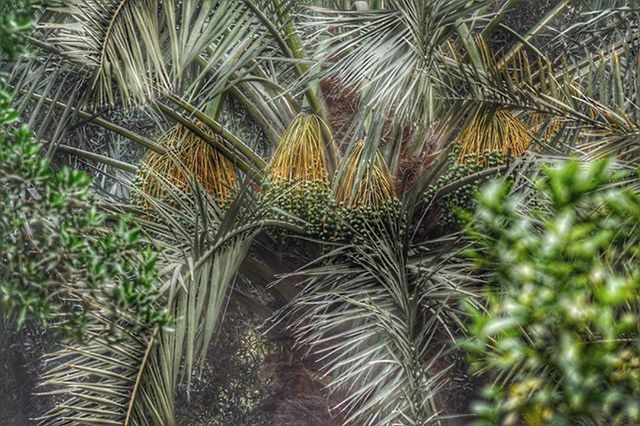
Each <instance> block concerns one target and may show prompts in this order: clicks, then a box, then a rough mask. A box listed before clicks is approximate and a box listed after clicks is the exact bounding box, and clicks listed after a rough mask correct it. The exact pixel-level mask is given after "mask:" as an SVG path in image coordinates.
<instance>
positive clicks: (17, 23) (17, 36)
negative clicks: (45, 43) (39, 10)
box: [0, 0, 43, 60]
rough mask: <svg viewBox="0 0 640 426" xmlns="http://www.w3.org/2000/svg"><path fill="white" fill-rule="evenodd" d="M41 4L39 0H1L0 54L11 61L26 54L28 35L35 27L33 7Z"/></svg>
mask: <svg viewBox="0 0 640 426" xmlns="http://www.w3.org/2000/svg"><path fill="white" fill-rule="evenodd" d="M41 3H43V2H42V1H37V0H35V1H34V0H0V52H2V53H4V54H6V55H8V56H9V59H12V60H13V59H16V58H17V57H18V56H19V55H20V54H22V53H23V52H24V44H25V40H26V38H27V34H26V33H27V31H28V30H29V29H31V26H32V25H33V18H34V17H33V6H34V5H36V4H41ZM0 57H1V56H0Z"/></svg>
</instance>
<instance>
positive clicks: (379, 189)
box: [336, 141, 396, 208]
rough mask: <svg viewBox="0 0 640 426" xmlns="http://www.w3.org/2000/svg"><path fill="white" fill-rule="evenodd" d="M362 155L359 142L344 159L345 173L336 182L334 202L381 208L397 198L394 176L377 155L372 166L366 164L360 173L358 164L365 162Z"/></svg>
mask: <svg viewBox="0 0 640 426" xmlns="http://www.w3.org/2000/svg"><path fill="white" fill-rule="evenodd" d="M363 152H364V141H360V142H358V143H357V144H356V146H355V147H354V149H353V151H351V154H350V155H349V157H347V158H346V160H345V167H344V172H343V173H342V174H341V175H340V176H339V177H338V180H337V182H336V201H337V202H338V204H340V205H344V206H366V207H372V208H381V207H382V206H383V205H384V204H385V203H386V202H387V201H388V200H389V199H391V198H394V197H395V196H396V190H395V185H394V183H393V177H392V176H391V173H389V169H388V168H387V165H386V164H385V162H384V159H383V158H382V155H381V154H380V153H379V152H376V155H375V160H374V161H373V163H368V164H366V166H365V167H364V170H363V171H362V172H361V171H360V169H361V167H360V165H361V163H362V161H366V159H365V158H364V157H363V155H362V154H363ZM359 173H361V176H358V174H359Z"/></svg>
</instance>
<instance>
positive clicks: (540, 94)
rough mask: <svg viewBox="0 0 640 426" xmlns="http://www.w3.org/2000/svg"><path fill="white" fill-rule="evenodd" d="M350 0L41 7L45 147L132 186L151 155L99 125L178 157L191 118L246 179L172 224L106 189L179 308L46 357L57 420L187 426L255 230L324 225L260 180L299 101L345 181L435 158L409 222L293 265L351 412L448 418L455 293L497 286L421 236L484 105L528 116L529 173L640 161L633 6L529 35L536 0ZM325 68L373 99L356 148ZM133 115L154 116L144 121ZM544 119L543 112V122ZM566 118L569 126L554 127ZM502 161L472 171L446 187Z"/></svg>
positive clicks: (33, 100) (181, 210)
mask: <svg viewBox="0 0 640 426" xmlns="http://www.w3.org/2000/svg"><path fill="white" fill-rule="evenodd" d="M307 3H313V5H309V4H307ZM344 3H345V2H336V1H315V2H303V1H294V0H289V1H287V0H242V1H236V0H184V1H180V2H168V1H157V0H144V1H138V0H110V1H94V0H60V1H55V2H52V4H51V5H49V6H45V7H44V8H43V10H42V11H41V14H40V17H39V25H38V28H37V29H36V31H34V33H33V34H32V36H31V42H32V46H33V54H32V55H31V56H30V57H29V58H26V59H23V60H22V61H21V62H20V63H18V64H17V65H15V66H14V67H12V69H11V76H10V79H9V81H10V84H11V85H12V87H13V89H14V90H15V92H16V94H17V96H18V101H19V110H20V112H21V113H22V114H23V116H24V117H25V121H27V122H28V124H29V126H30V127H31V129H32V130H33V131H34V132H35V134H36V136H37V137H38V138H39V139H40V140H41V141H43V142H45V143H46V147H47V152H46V155H48V156H51V157H53V158H55V159H56V161H61V162H64V161H71V160H73V161H74V162H76V163H75V164H77V159H82V161H83V162H84V163H86V165H89V166H93V169H94V170H96V174H98V175H100V176H102V177H103V181H104V182H107V183H110V184H113V182H114V180H116V181H120V183H122V184H123V185H125V186H132V185H131V182H132V180H133V175H134V174H135V173H136V172H137V170H138V165H137V161H138V160H139V158H133V159H132V158H130V157H129V158H127V157H120V156H117V155H113V150H109V149H108V148H109V147H108V145H109V144H108V143H107V144H102V145H100V144H99V143H95V142H94V141H92V140H91V135H96V134H106V135H108V136H107V140H108V141H115V140H116V139H117V140H124V141H126V143H127V144H129V146H132V147H133V146H136V147H140V148H141V150H142V151H144V152H152V153H155V154H158V155H161V156H168V157H172V153H171V152H170V150H169V149H168V148H167V146H165V145H163V144H161V143H158V139H159V137H158V136H159V135H161V134H165V133H166V131H167V130H169V129H170V128H173V127H174V126H176V125H179V126H182V128H184V129H188V130H189V131H190V132H192V133H193V134H195V135H197V137H199V138H200V139H201V140H202V141H204V143H206V144H208V145H209V146H210V147H212V148H214V149H216V150H217V151H218V152H219V153H220V154H221V155H223V156H224V157H225V158H226V159H227V160H228V161H229V162H230V163H231V164H233V166H234V167H235V168H236V172H237V174H238V176H239V179H240V180H242V181H243V185H240V186H241V187H242V188H243V189H242V190H241V191H240V192H239V195H237V197H236V200H235V201H234V202H233V203H231V207H230V208H228V209H227V210H225V212H224V213H223V212H222V211H221V209H220V207H219V206H218V204H217V201H216V200H215V198H214V197H211V196H210V195H209V194H208V193H207V191H206V190H205V189H203V188H202V185H201V184H200V183H199V182H197V180H196V179H194V181H193V182H190V186H191V191H190V197H187V199H186V200H184V199H182V198H176V199H170V200H169V201H170V202H167V200H158V199H154V198H153V197H148V199H147V202H148V203H149V204H151V205H153V207H154V209H155V211H156V212H157V214H156V215H155V216H152V217H149V216H148V215H144V214H143V212H140V210H139V209H134V208H132V206H130V205H129V201H128V200H127V199H122V198H120V197H118V196H117V194H113V193H110V192H109V191H108V190H106V191H104V192H103V195H102V197H103V198H104V200H103V201H105V202H106V204H110V205H111V207H110V208H114V209H118V210H126V211H131V212H133V213H134V214H136V215H137V220H138V221H139V223H140V224H141V225H143V226H144V227H145V229H147V230H148V231H149V233H150V234H151V235H153V236H154V237H155V239H156V240H157V244H158V246H159V247H162V248H163V250H162V253H163V255H162V256H163V257H162V261H163V268H162V269H161V270H162V272H163V275H162V279H161V280H160V282H159V283H158V286H159V288H160V289H161V290H162V294H163V298H162V299H161V301H160V303H162V304H164V305H165V306H166V307H167V308H168V309H169V310H170V312H172V313H173V314H174V316H175V317H176V318H177V322H176V324H175V329H174V330H153V331H152V332H150V333H149V335H145V336H133V335H127V333H126V330H123V332H124V335H125V336H126V337H125V339H124V340H122V341H120V342H118V343H117V344H113V345H112V344H110V343H109V342H106V341H105V340H104V339H103V337H102V336H101V334H100V331H101V330H102V328H101V327H103V324H101V323H100V318H99V316H97V317H96V322H95V324H94V325H93V326H92V331H91V332H92V333H94V334H95V339H94V340H92V341H90V342H88V343H86V344H82V345H75V346H68V347H65V348H64V349H61V351H60V352H57V353H54V354H52V355H50V356H49V357H48V359H49V360H51V362H52V364H54V366H53V367H52V368H51V369H50V370H49V371H48V372H46V373H44V375H43V381H44V383H45V384H46V385H49V386H53V388H51V389H49V390H47V391H44V392H45V393H48V394H55V395H64V397H65V399H64V402H62V403H60V404H58V405H57V406H56V407H55V408H53V409H52V410H51V411H49V412H48V413H46V414H44V416H43V417H42V423H43V424H67V423H68V422H69V421H77V422H86V423H103V424H123V423H124V424H174V423H175V418H174V409H173V398H174V392H175V388H176V384H177V383H178V381H179V379H180V377H184V380H185V381H186V383H187V384H188V383H189V381H190V378H191V377H192V374H193V372H194V371H195V370H196V369H197V367H198V364H200V363H202V362H204V355H205V353H206V351H207V349H208V347H209V343H210V342H211V340H212V339H213V338H214V336H215V334H216V328H217V327H218V325H219V323H220V321H221V318H222V317H223V313H224V310H225V307H226V305H227V300H228V298H229V297H230V296H231V295H232V293H233V292H232V287H233V282H234V279H235V276H236V275H237V274H242V273H243V272H245V271H244V270H243V267H242V265H243V260H244V259H245V257H247V256H248V255H247V253H248V250H249V248H250V247H251V246H252V244H253V242H254V240H255V238H256V235H258V234H259V233H260V231H261V229H262V228H264V227H277V228H284V229H286V230H287V232H291V233H298V234H304V232H305V230H304V225H305V224H304V222H301V221H294V223H295V224H292V223H291V222H290V221H289V222H279V221H274V220H269V219H268V217H270V216H269V213H268V210H269V206H265V205H262V204H261V203H260V202H259V200H258V198H259V197H258V196H257V194H256V192H255V191H254V188H253V187H255V185H260V184H262V182H263V178H264V176H265V173H266V171H267V170H268V169H267V162H268V159H269V156H270V155H271V153H272V152H273V151H275V149H276V147H277V146H278V144H279V141H280V138H281V136H282V135H283V133H285V130H286V129H287V127H288V126H289V124H290V123H291V122H292V121H293V120H294V118H295V117H296V116H297V115H298V114H300V113H305V114H306V113H313V114H315V115H317V116H318V117H321V118H322V119H324V120H325V121H326V122H328V124H329V128H326V127H324V126H319V127H320V128H322V129H323V132H322V140H323V141H322V147H323V149H324V150H325V154H326V158H327V168H328V170H329V172H331V173H332V174H333V173H334V172H335V174H336V179H335V181H336V182H338V181H340V180H341V179H340V178H341V176H342V175H343V174H344V173H346V172H349V173H351V175H350V179H352V180H353V179H355V181H358V180H361V179H365V178H366V177H367V176H368V173H367V168H368V167H372V165H375V164H376V161H379V156H380V154H379V152H382V154H383V157H384V159H385V160H386V163H387V165H388V166H389V168H390V170H391V172H392V173H393V174H394V175H395V178H397V179H398V180H401V179H402V178H403V175H402V173H403V171H404V170H403V167H402V165H403V164H404V163H410V164H418V166H416V167H415V170H414V173H415V175H416V176H413V177H412V179H410V182H409V184H408V185H406V187H404V188H402V189H403V191H402V193H401V194H400V198H401V201H402V211H403V213H404V216H405V217H406V218H408V222H407V223H398V224H397V226H394V227H391V228H390V229H386V228H385V229H383V230H379V229H370V231H371V232H369V233H365V235H364V236H363V238H361V239H360V240H359V241H358V242H357V243H355V242H352V243H347V244H338V246H337V247H336V248H335V249H334V250H330V251H327V252H326V254H325V255H323V256H319V257H318V258H317V259H313V261H312V263H311V264H310V265H309V266H308V267H306V268H303V269H302V270H301V271H299V272H298V273H296V274H294V276H293V278H294V279H295V280H298V281H299V282H300V283H301V285H302V290H301V291H300V292H299V293H298V294H297V295H295V296H294V297H288V298H285V299H286V300H285V302H288V304H286V305H285V306H283V307H282V309H281V311H280V312H279V313H278V319H279V320H280V321H281V323H282V324H286V325H287V326H288V327H290V328H291V330H292V333H293V334H294V335H295V336H297V338H298V339H299V340H300V342H301V343H302V344H303V345H305V347H308V348H309V349H310V350H312V351H316V352H317V353H318V354H320V355H322V356H323V357H324V358H325V359H326V365H325V372H326V373H327V375H328V376H329V381H330V386H329V387H330V388H333V389H338V390H346V391H347V392H346V393H347V394H348V395H349V396H348V397H346V399H345V400H344V402H343V404H341V406H340V407H338V408H340V409H343V410H345V411H346V412H347V413H348V415H347V418H348V421H349V422H351V423H364V424H427V423H430V422H435V421H438V419H439V414H440V411H441V410H442V408H441V407H439V406H438V392H439V390H441V389H442V387H443V384H444V382H445V381H446V379H447V377H448V372H447V371H448V365H447V363H446V361H445V360H446V355H447V354H448V353H449V352H450V351H451V350H452V348H454V347H455V346H454V345H453V342H454V341H455V339H456V338H457V337H458V336H459V335H460V334H461V333H463V330H464V320H463V318H461V317H460V316H459V315H458V313H457V310H456V302H457V300H459V299H460V298H471V299H472V300H474V295H475V294H476V293H477V291H476V290H477V289H478V286H479V283H480V281H479V279H478V278H472V277H471V276H470V275H471V274H470V272H469V271H468V269H467V268H468V266H467V265H466V264H465V263H464V262H462V261H460V260H459V259H458V258H457V254H458V253H459V251H460V250H461V249H463V248H464V246H465V242H464V241H463V240H462V239H461V238H460V237H459V236H458V235H456V234H452V235H444V236H440V237H438V238H436V237H434V236H425V235H424V234H423V233H422V232H419V230H420V229H421V228H422V227H423V226H424V222H425V220H426V219H425V218H426V217H430V216H429V207H430V206H431V205H432V203H424V202H423V201H424V200H422V194H423V192H424V190H425V188H426V187H427V186H428V185H429V184H430V183H433V182H434V181H435V180H436V179H437V177H438V176H439V175H440V174H441V173H442V170H443V168H444V167H445V166H446V165H447V154H448V152H449V150H450V149H451V147H452V145H453V142H454V141H455V140H456V138H457V135H458V134H460V132H464V131H465V129H468V128H474V129H475V128H478V123H479V121H478V120H477V117H483V119H484V120H485V121H487V120H489V119H492V118H493V117H507V116H508V117H509V119H508V120H504V125H505V126H509V125H510V124H509V123H515V122H517V123H520V124H518V126H520V127H518V129H520V128H527V129H528V131H529V133H530V135H529V136H530V137H531V138H532V140H534V141H535V143H534V144H533V145H531V148H530V150H531V151H537V152H536V153H535V154H531V155H527V154H525V155H524V156H522V157H521V158H520V159H518V160H517V161H516V162H515V163H514V164H513V165H512V166H511V167H512V169H513V170H516V172H517V173H519V174H520V175H521V177H522V179H521V180H519V181H518V182H520V183H521V185H522V186H523V187H526V179H525V177H526V176H527V173H535V170H536V167H537V165H538V164H540V163H543V162H545V161H547V159H548V158H549V156H550V155H553V156H563V155H569V154H572V155H579V156H582V157H583V158H592V157H599V156H603V155H608V154H616V155H619V156H620V159H621V160H622V161H626V162H629V163H631V164H632V165H636V166H637V161H638V146H639V142H640V138H639V135H640V117H639V116H638V114H639V113H638V111H639V109H638V102H637V100H638V95H639V93H638V87H639V85H638V84H637V83H638V67H637V63H638V61H637V58H638V52H637V51H635V50H634V49H633V48H632V46H633V43H637V39H638V37H639V36H640V33H639V32H638V24H639V23H640V19H639V18H638V11H637V10H636V9H634V8H633V7H632V5H631V2H625V1H616V0H608V1H604V0H594V1H591V2H590V1H586V0H584V1H577V0H576V1H570V0H564V1H560V2H558V3H557V5H556V6H555V7H553V8H552V9H550V11H549V12H548V13H547V15H545V16H544V17H542V18H541V20H540V22H539V23H538V24H536V25H534V26H532V27H531V28H529V29H527V30H525V31H523V33H522V34H518V33H516V32H515V31H513V30H511V29H509V28H508V27H507V26H506V25H505V24H504V22H505V18H506V17H507V16H508V14H509V13H510V12H511V11H512V10H513V9H514V7H517V4H518V1H517V0H506V1H497V2H495V1H489V0H475V1H468V0H430V1H425V0H389V1H371V2H369V3H370V4H367V5H363V4H359V5H358V7H357V9H358V10H351V4H349V3H350V2H347V4H344ZM359 3H363V2H359ZM365 6H368V8H367V7H365ZM363 9H364V10H363ZM567 22H570V24H567ZM497 31H500V32H502V34H503V35H504V34H512V35H513V39H514V42H513V43H512V44H511V45H509V46H507V48H506V49H504V50H502V51H493V50H492V47H490V46H491V43H490V42H491V40H492V36H493V35H495V34H496V32H497ZM326 78H331V79H335V80H336V81H338V83H339V87H343V88H344V90H343V91H342V92H340V91H338V92H337V94H333V95H334V96H338V97H340V96H347V95H351V94H353V93H355V96H356V99H357V102H356V104H357V105H356V106H355V113H354V114H353V117H352V119H351V120H350V121H351V124H350V127H349V128H348V129H346V134H347V137H346V138H345V143H344V144H343V145H344V146H342V147H338V146H337V144H336V143H335V141H334V140H333V138H332V136H331V133H332V131H333V132H335V131H337V130H339V129H336V128H334V129H331V128H330V126H331V124H332V123H331V120H330V118H331V117H330V116H329V113H328V110H327V108H326V105H325V104H324V102H325V100H326V97H327V96H326V95H328V94H326V93H322V90H321V87H322V85H321V84H318V82H319V81H320V80H322V79H326ZM133 111H136V114H138V116H139V117H144V118H143V120H144V121H145V122H151V123H152V126H151V127H152V128H153V130H151V131H149V130H145V128H143V127H141V126H137V125H134V124H133V123H131V122H128V121H127V120H125V117H126V115H127V114H129V112H133ZM496 112H499V114H496ZM238 113H240V114H242V115H243V117H244V118H243V120H238V119H236V118H235V116H236V115H237V114H238ZM132 115H133V114H132ZM534 116H535V117H536V120H537V123H538V124H537V125H535V126H534V125H529V123H530V122H531V120H532V119H533V118H532V117H534ZM487 117H488V118H487ZM141 121H142V120H141ZM501 124H503V122H502V121H501V120H498V121H497V122H496V123H495V125H493V126H489V127H482V128H478V130H477V131H478V132H480V133H482V132H483V131H485V132H494V133H495V134H494V133H491V134H489V135H486V134H483V135H482V136H483V138H484V139H486V140H498V141H500V139H501V137H502V135H504V134H508V132H505V131H504V129H502V127H501ZM473 126H476V127H473ZM551 126H555V127H554V129H556V130H555V131H554V132H552V133H550V132H547V130H548V129H549V128H550V127H551ZM483 129H484V130H483ZM363 135H364V140H365V143H364V145H362V144H360V143H359V142H360V141H361V140H362V139H363ZM527 146H528V145H527ZM356 149H362V152H363V155H362V157H361V161H360V164H357V165H355V167H356V168H355V169H354V168H353V167H352V166H349V164H350V163H349V162H348V161H343V156H344V158H348V157H349V154H350V153H351V152H352V151H354V150H356ZM427 158H428V159H430V160H432V162H431V163H430V165H429V164H428V163H427V162H426V161H425V159H427ZM421 161H422V163H421ZM412 162H413V163H412ZM86 165H85V166H84V167H86ZM427 165H429V167H426V166H427ZM347 169H348V170H347ZM354 170H355V171H354ZM492 172H493V171H492V170H487V171H484V172H481V173H480V174H477V175H471V176H463V177H461V178H460V179H458V181H456V182H452V183H450V184H449V185H446V186H444V187H442V188H440V189H439V190H438V191H437V193H436V198H438V197H443V196H445V195H446V194H448V193H451V192H453V191H455V190H456V189H457V188H459V187H461V186H463V185H466V184H469V183H472V182H473V181H475V180H477V179H479V178H483V177H486V176H487V175H490V174H491V173H492ZM103 189H105V188H103ZM131 190H132V191H133V192H135V191H136V189H135V187H134V188H131ZM332 190H333V191H336V190H337V188H335V185H334V187H333V188H332ZM142 196H145V195H144V194H142ZM170 198H171V197H170ZM432 201H433V200H432ZM256 247H257V248H256V250H257V251H259V250H260V247H259V246H256ZM257 256H259V253H258V254H257ZM273 288H276V287H272V288H271V289H272V290H273ZM294 294H295V292H294ZM69 371H73V373H71V374H69ZM181 373H182V374H181Z"/></svg>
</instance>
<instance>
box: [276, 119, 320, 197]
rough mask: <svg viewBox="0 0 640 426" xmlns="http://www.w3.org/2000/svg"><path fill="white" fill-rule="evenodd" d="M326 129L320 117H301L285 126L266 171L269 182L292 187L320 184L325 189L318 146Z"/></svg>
mask: <svg viewBox="0 0 640 426" xmlns="http://www.w3.org/2000/svg"><path fill="white" fill-rule="evenodd" d="M323 127H325V128H326V127H327V125H326V124H325V123H324V121H322V119H321V118H320V117H318V116H317V115H313V114H306V113H302V114H300V115H298V116H297V117H296V118H295V119H294V120H293V122H291V124H290V125H289V127H288V128H287V130H286V131H285V132H284V134H283V135H282V137H281V138H280V144H279V145H278V148H277V149H276V152H275V154H274V155H273V157H272V158H271V162H270V164H269V166H268V168H267V176H268V178H269V179H270V180H273V181H275V180H284V181H286V182H290V183H292V184H295V183H300V182H318V181H319V182H322V183H324V184H326V185H327V186H328V185H329V172H328V169H327V160H326V155H325V150H324V145H323V143H322V129H323Z"/></svg>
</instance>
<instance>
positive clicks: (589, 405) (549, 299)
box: [465, 160, 640, 424]
mask: <svg viewBox="0 0 640 426" xmlns="http://www.w3.org/2000/svg"><path fill="white" fill-rule="evenodd" d="M509 189H510V188H509V185H508V184H506V183H498V182H493V183H491V184H489V185H488V186H486V187H485V188H484V189H483V191H482V193H481V194H480V195H479V206H478V209H477V220H476V221H475V222H473V223H472V224H471V225H470V227H469V229H468V234H469V236H470V237H471V238H472V239H473V241H474V243H475V245H474V249H473V250H471V251H470V252H469V255H470V256H471V258H472V259H474V260H475V262H476V265H477V266H478V267H480V268H482V269H485V270H491V271H492V277H493V278H492V283H491V284H492V287H491V289H490V294H489V295H488V297H487V304H486V310H484V309H481V308H478V307H472V306H471V305H470V304H469V305H468V306H467V308H468V311H469V312H470V314H471V316H472V322H471V325H470V332H471V336H472V338H471V339H470V340H469V341H468V342H466V343H465V347H466V349H467V351H468V352H469V355H470V360H471V365H472V367H473V369H475V370H476V371H484V372H487V373H488V374H489V376H490V377H492V378H493V379H494V382H493V385H491V386H488V387H486V388H485V398H486V399H485V402H483V403H480V404H477V405H476V407H475V411H476V413H477V414H478V415H479V417H480V418H481V419H482V421H481V422H480V423H481V424H496V423H498V422H500V419H502V421H503V422H504V423H505V424H519V423H518V422H520V421H522V420H526V421H527V422H529V423H530V424H543V423H544V424H546V423H553V424H557V422H560V423H562V424H567V423H568V422H570V421H572V420H576V419H577V420H583V421H584V420H587V421H595V422H597V423H602V422H604V423H607V424H608V423H609V422H614V423H615V424H620V423H625V422H631V423H637V422H638V421H640V403H639V400H638V395H639V394H640V339H639V338H640V330H639V328H638V321H639V320H640V317H639V313H640V299H639V296H638V295H639V294H640V293H639V292H640V268H639V266H638V259H637V257H638V255H639V254H640V243H639V242H640V232H639V230H638V227H637V223H638V220H640V194H639V193H638V192H637V191H636V190H633V189H632V188H630V187H628V186H626V185H625V174H624V173H622V172H619V171H617V170H616V169H615V168H614V167H613V165H612V164H611V162H610V161H606V160H600V161H597V162H593V163H587V164H581V163H579V162H578V161H576V160H572V161H568V162H566V163H563V164H559V165H556V166H548V167H546V168H545V169H544V170H543V177H542V178H541V179H539V180H538V181H537V183H536V196H537V197H539V198H540V199H541V201H542V204H541V205H543V207H540V208H536V209H535V210H534V211H533V212H532V214H526V215H525V214H522V211H523V205H522V202H523V200H522V198H521V197H519V196H517V195H510V190H509Z"/></svg>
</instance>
